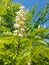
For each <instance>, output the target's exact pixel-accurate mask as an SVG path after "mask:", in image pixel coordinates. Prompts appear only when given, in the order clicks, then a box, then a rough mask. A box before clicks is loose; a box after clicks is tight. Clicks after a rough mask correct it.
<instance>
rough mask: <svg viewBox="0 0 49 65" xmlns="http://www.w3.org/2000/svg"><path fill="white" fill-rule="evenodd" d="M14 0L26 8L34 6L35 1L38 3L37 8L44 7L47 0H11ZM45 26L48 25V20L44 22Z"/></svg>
mask: <svg viewBox="0 0 49 65" xmlns="http://www.w3.org/2000/svg"><path fill="white" fill-rule="evenodd" d="M13 1H14V2H18V3H20V4H22V5H23V6H25V8H26V9H30V8H31V7H32V6H34V5H35V4H36V3H38V7H37V9H40V8H41V7H42V8H45V7H46V2H47V1H48V2H49V0H13ZM46 26H49V21H48V22H47V23H46Z"/></svg>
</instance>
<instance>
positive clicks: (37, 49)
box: [32, 46, 42, 58]
mask: <svg viewBox="0 0 49 65" xmlns="http://www.w3.org/2000/svg"><path fill="white" fill-rule="evenodd" d="M41 49H42V46H36V47H35V48H34V50H32V58H33V57H37V56H38V55H39V53H40V52H41Z"/></svg>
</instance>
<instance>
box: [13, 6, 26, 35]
mask: <svg viewBox="0 0 49 65" xmlns="http://www.w3.org/2000/svg"><path fill="white" fill-rule="evenodd" d="M19 9H20V10H19V11H18V12H17V13H16V18H15V24H14V28H15V30H14V35H18V36H24V31H25V30H24V25H25V15H26V14H25V7H24V6H21V7H19Z"/></svg>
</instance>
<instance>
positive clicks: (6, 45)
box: [0, 0, 49, 65]
mask: <svg viewBox="0 0 49 65" xmlns="http://www.w3.org/2000/svg"><path fill="white" fill-rule="evenodd" d="M20 6H21V5H20V4H18V3H13V2H12V1H10V0H0V64H1V65H28V64H27V63H28V62H29V60H31V62H30V63H31V65H49V46H48V44H49V43H48V42H45V40H44V39H45V38H47V39H49V34H48V33H49V28H43V27H41V28H38V25H39V24H43V23H45V22H47V21H48V20H49V18H48V16H47V17H46V15H48V13H49V3H47V6H46V9H45V10H43V9H42V8H41V9H40V10H39V11H38V12H36V6H34V7H33V8H32V9H31V10H30V11H27V10H25V13H26V20H25V23H26V24H25V36H24V37H19V36H15V35H13V30H15V29H14V26H13V25H14V23H15V21H14V20H15V16H16V12H17V11H19V7H20ZM34 16H36V18H37V19H35V18H34Z"/></svg>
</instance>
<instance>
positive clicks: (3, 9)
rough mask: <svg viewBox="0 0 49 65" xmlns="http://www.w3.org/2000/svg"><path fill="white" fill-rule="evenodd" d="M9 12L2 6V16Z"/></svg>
mask: <svg viewBox="0 0 49 65" xmlns="http://www.w3.org/2000/svg"><path fill="white" fill-rule="evenodd" d="M6 13H7V11H6V7H5V6H0V16H1V15H5V14H6Z"/></svg>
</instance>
